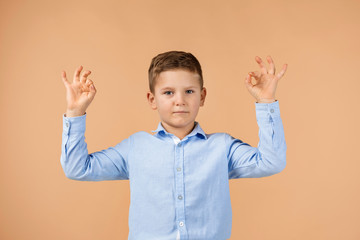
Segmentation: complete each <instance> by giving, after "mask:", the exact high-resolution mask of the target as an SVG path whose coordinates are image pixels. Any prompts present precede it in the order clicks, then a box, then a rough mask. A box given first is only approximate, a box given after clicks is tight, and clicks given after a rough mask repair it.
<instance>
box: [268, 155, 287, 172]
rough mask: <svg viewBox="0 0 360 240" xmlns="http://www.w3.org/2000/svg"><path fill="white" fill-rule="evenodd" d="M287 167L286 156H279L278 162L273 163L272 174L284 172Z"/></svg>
mask: <svg viewBox="0 0 360 240" xmlns="http://www.w3.org/2000/svg"><path fill="white" fill-rule="evenodd" d="M285 167H286V157H279V158H278V160H277V161H276V164H273V165H272V170H271V175H274V174H278V173H280V172H282V171H283V170H284V169H285Z"/></svg>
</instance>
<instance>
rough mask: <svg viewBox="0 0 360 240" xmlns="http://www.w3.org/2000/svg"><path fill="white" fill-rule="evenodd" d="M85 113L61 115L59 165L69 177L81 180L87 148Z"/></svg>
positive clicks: (84, 172) (83, 175)
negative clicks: (74, 116) (61, 128)
mask: <svg viewBox="0 0 360 240" xmlns="http://www.w3.org/2000/svg"><path fill="white" fill-rule="evenodd" d="M85 117H86V116H85V115H84V116H79V117H76V118H69V117H63V133H62V144H61V159H60V161H61V165H62V167H63V170H64V173H65V175H66V176H67V177H68V178H70V179H77V180H81V179H83V178H84V177H85V175H86V169H87V166H86V165H87V162H88V161H87V159H88V157H89V156H88V150H87V144H86V142H85V136H84V134H85V121H86V120H85Z"/></svg>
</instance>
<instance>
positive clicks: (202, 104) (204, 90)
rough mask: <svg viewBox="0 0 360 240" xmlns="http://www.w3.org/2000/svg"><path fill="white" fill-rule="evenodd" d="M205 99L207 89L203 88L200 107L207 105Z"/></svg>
mask: <svg viewBox="0 0 360 240" xmlns="http://www.w3.org/2000/svg"><path fill="white" fill-rule="evenodd" d="M205 98H206V88H204V87H203V89H202V90H201V95H200V106H201V107H202V106H204V103H205Z"/></svg>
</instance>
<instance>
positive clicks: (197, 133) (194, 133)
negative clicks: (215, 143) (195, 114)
mask: <svg viewBox="0 0 360 240" xmlns="http://www.w3.org/2000/svg"><path fill="white" fill-rule="evenodd" d="M152 132H154V133H156V134H157V135H160V134H164V135H173V134H171V133H168V132H167V131H166V130H165V128H164V127H163V126H162V124H161V122H159V124H158V127H157V129H156V130H154V131H152ZM192 136H199V137H202V138H204V139H207V136H206V134H205V132H204V130H202V128H201V127H200V124H199V123H198V122H195V127H194V129H193V130H192V131H191V133H189V134H188V135H187V136H186V138H189V137H192Z"/></svg>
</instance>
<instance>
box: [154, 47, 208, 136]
mask: <svg viewBox="0 0 360 240" xmlns="http://www.w3.org/2000/svg"><path fill="white" fill-rule="evenodd" d="M149 86H150V91H149V92H148V93H147V99H148V101H149V104H150V106H151V108H152V109H153V110H157V111H158V113H159V116H160V119H161V122H162V125H163V127H164V128H165V129H166V130H167V131H168V132H170V133H173V134H175V135H176V136H178V137H179V138H180V139H181V138H182V137H184V136H185V135H186V134H187V133H189V131H190V130H191V129H193V127H194V126H195V125H194V123H195V118H196V116H197V114H198V111H199V107H201V106H203V105H204V101H205V97H206V88H205V87H203V80H202V72H201V67H200V63H199V61H198V60H197V59H196V58H195V57H194V56H193V55H192V54H191V53H185V52H179V51H171V52H166V53H162V54H159V55H157V56H156V57H155V58H153V60H152V61H151V65H150V68H149Z"/></svg>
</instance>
